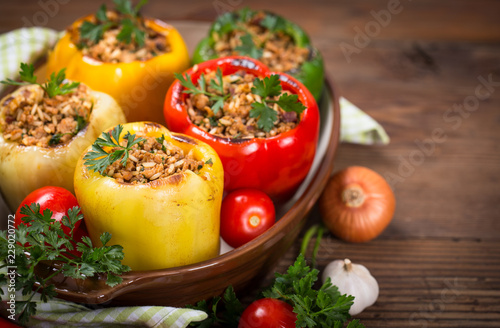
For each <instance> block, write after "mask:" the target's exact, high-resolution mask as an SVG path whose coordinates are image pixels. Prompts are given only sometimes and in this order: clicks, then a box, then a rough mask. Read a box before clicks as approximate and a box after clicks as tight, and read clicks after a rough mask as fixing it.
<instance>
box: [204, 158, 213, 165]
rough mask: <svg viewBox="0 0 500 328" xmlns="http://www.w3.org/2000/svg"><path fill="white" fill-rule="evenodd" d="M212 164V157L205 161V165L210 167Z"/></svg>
mask: <svg viewBox="0 0 500 328" xmlns="http://www.w3.org/2000/svg"><path fill="white" fill-rule="evenodd" d="M213 163H214V161H213V160H212V157H210V158H209V159H207V161H206V162H205V164H208V165H212V164H213Z"/></svg>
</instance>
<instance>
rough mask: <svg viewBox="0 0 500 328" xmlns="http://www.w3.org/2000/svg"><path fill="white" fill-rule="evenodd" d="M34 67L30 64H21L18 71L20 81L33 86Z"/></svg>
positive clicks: (34, 78)
mask: <svg viewBox="0 0 500 328" xmlns="http://www.w3.org/2000/svg"><path fill="white" fill-rule="evenodd" d="M34 74H35V66H33V65H32V64H30V65H28V64H26V63H21V70H20V71H19V76H20V77H21V80H23V81H25V82H28V83H31V84H34V83H36V76H35V75H34Z"/></svg>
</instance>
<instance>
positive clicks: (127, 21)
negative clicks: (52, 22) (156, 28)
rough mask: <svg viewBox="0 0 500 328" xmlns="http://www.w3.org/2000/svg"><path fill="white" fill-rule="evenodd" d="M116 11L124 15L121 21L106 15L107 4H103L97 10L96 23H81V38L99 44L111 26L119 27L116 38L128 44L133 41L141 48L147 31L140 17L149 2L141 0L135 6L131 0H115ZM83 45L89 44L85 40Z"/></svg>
mask: <svg viewBox="0 0 500 328" xmlns="http://www.w3.org/2000/svg"><path fill="white" fill-rule="evenodd" d="M113 2H114V4H115V8H116V11H117V12H118V13H119V14H120V15H121V16H122V17H120V20H119V21H117V22H116V21H115V22H113V21H110V20H109V19H108V17H107V15H106V10H107V9H106V6H105V5H102V6H101V7H99V10H98V11H97V12H96V14H95V17H96V19H97V22H96V23H92V22H89V21H84V22H83V23H82V25H80V38H81V39H83V40H87V41H88V42H90V44H97V43H98V42H99V41H100V40H101V39H102V37H103V35H104V32H106V31H107V30H108V29H110V28H111V27H118V28H120V27H121V29H120V32H119V33H118V35H117V36H116V38H117V39H118V40H119V41H121V42H123V43H126V44H130V43H131V42H132V41H134V42H135V43H136V45H137V46H138V47H139V48H141V47H143V46H144V44H145V39H146V32H145V31H144V27H143V23H142V21H141V19H140V13H139V11H140V9H141V8H142V7H143V6H144V5H145V4H146V3H147V2H148V1H147V0H141V1H140V2H139V3H138V4H137V5H136V6H135V7H132V3H131V1H130V0H114V1H113ZM81 45H82V46H87V44H86V43H85V42H82V43H81Z"/></svg>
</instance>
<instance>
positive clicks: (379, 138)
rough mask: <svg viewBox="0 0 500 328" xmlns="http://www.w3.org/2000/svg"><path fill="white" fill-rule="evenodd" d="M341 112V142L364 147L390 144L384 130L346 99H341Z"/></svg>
mask: <svg viewBox="0 0 500 328" xmlns="http://www.w3.org/2000/svg"><path fill="white" fill-rule="evenodd" d="M340 110H341V113H340V125H341V127H340V140H342V141H344V142H351V143H357V144H363V145H372V144H382V145H386V144H388V143H389V140H390V139H389V136H388V135H387V133H386V132H385V130H384V128H383V127H382V126H381V125H380V124H379V123H377V121H375V120H374V119H373V118H371V117H370V116H369V115H368V114H366V113H365V112H363V111H362V110H361V109H359V108H358V107H356V106H354V105H353V104H352V103H351V102H350V101H349V100H347V99H345V98H344V97H340Z"/></svg>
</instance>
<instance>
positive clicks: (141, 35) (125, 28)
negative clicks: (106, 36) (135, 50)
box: [116, 18, 146, 48]
mask: <svg viewBox="0 0 500 328" xmlns="http://www.w3.org/2000/svg"><path fill="white" fill-rule="evenodd" d="M121 24H122V29H121V30H120V33H118V35H117V36H116V38H117V39H118V40H120V41H121V42H124V43H126V44H130V43H131V42H132V37H133V38H134V41H135V43H136V44H137V46H138V47H139V48H141V47H143V46H144V43H145V40H146V32H144V31H143V30H142V29H141V28H140V27H139V26H137V24H136V23H134V22H133V21H132V20H131V19H129V18H125V19H123V20H122V21H121Z"/></svg>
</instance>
